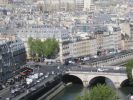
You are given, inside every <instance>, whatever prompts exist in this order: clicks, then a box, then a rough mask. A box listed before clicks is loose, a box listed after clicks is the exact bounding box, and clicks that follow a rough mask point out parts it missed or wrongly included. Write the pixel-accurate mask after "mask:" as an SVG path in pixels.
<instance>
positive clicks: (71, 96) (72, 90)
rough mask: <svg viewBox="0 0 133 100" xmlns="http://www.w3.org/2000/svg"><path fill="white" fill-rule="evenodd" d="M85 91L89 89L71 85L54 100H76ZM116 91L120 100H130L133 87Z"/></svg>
mask: <svg viewBox="0 0 133 100" xmlns="http://www.w3.org/2000/svg"><path fill="white" fill-rule="evenodd" d="M85 89H87V88H83V87H82V86H81V85H75V84H74V85H70V86H67V87H66V88H65V89H64V90H63V91H62V92H60V93H59V94H58V95H57V96H56V97H54V98H53V99H52V100H75V98H76V97H77V95H82V94H83V93H84V90H85ZM88 91H89V89H88ZM116 91H117V94H118V95H119V97H120V100H129V99H128V95H129V93H133V87H125V88H121V89H116Z"/></svg>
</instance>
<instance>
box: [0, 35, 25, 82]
mask: <svg viewBox="0 0 133 100" xmlns="http://www.w3.org/2000/svg"><path fill="white" fill-rule="evenodd" d="M24 64H26V51H25V47H24V44H23V42H22V41H21V40H20V39H19V38H17V37H16V36H9V35H0V82H3V83H4V82H5V81H7V80H8V79H9V78H11V77H12V76H14V75H15V71H16V70H17V69H19V68H20V67H21V66H22V65H24Z"/></svg>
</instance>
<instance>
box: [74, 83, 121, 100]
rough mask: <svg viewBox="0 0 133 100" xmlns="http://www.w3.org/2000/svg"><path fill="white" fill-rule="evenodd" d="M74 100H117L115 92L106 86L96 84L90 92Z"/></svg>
mask: <svg viewBox="0 0 133 100" xmlns="http://www.w3.org/2000/svg"><path fill="white" fill-rule="evenodd" d="M76 100H118V96H117V95H116V92H115V90H113V89H112V88H111V87H109V86H107V85H101V84H98V85H97V86H95V87H93V88H92V89H91V90H90V92H85V94H84V95H83V96H78V97H77V98H76Z"/></svg>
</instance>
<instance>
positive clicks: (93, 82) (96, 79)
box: [88, 76, 115, 87]
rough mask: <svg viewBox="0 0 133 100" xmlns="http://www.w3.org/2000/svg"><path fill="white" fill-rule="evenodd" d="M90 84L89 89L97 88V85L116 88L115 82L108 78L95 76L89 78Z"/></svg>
mask: <svg viewBox="0 0 133 100" xmlns="http://www.w3.org/2000/svg"><path fill="white" fill-rule="evenodd" d="M88 82H89V84H88V87H93V86H96V85H97V84H107V85H109V86H112V87H115V85H114V82H113V80H111V79H110V78H108V77H106V76H95V77H92V78H89V81H88Z"/></svg>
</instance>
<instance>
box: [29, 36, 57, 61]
mask: <svg viewBox="0 0 133 100" xmlns="http://www.w3.org/2000/svg"><path fill="white" fill-rule="evenodd" d="M28 45H29V49H30V54H31V56H32V57H33V58H36V59H37V60H38V59H39V57H42V56H45V57H46V58H51V57H55V55H56V54H57V53H58V52H59V45H58V41H57V40H56V39H55V38H52V39H51V38H48V39H46V40H45V41H41V40H40V39H33V38H29V39H28ZM34 56H35V57H34Z"/></svg>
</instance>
